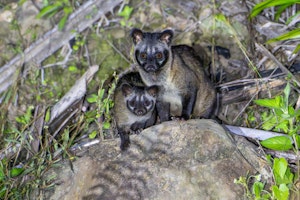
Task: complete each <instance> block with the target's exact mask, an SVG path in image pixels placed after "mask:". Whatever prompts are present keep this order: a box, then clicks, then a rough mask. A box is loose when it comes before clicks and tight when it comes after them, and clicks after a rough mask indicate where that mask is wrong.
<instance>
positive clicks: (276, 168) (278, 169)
mask: <svg viewBox="0 0 300 200" xmlns="http://www.w3.org/2000/svg"><path fill="white" fill-rule="evenodd" d="M287 167H288V163H287V161H286V160H285V159H284V158H275V159H274V164H273V172H274V175H279V177H280V178H282V179H283V178H284V175H285V172H286V169H287ZM279 184H280V183H279Z"/></svg>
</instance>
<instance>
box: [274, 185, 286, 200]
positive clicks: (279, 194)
mask: <svg viewBox="0 0 300 200" xmlns="http://www.w3.org/2000/svg"><path fill="white" fill-rule="evenodd" d="M272 191H273V196H274V197H275V198H276V199H278V200H288V198H289V188H288V187H287V186H286V185H285V184H281V185H280V186H279V188H278V186H277V185H274V186H272Z"/></svg>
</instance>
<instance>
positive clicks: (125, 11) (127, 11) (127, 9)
mask: <svg viewBox="0 0 300 200" xmlns="http://www.w3.org/2000/svg"><path fill="white" fill-rule="evenodd" d="M132 11H133V8H132V7H130V6H128V5H126V6H125V7H124V8H123V10H122V11H121V12H119V13H118V15H119V16H121V17H123V19H121V20H120V24H121V26H126V25H127V26H129V27H131V26H132V22H128V20H129V18H130V16H131V13H132Z"/></svg>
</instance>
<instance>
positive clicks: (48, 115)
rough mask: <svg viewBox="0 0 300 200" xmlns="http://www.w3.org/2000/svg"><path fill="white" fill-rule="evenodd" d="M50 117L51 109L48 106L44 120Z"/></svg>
mask: <svg viewBox="0 0 300 200" xmlns="http://www.w3.org/2000/svg"><path fill="white" fill-rule="evenodd" d="M50 117H51V109H50V108H48V109H47V111H46V115H45V122H49V120H50Z"/></svg>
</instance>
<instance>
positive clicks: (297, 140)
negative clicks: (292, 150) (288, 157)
mask: <svg viewBox="0 0 300 200" xmlns="http://www.w3.org/2000/svg"><path fill="white" fill-rule="evenodd" d="M295 140H296V143H297V146H298V149H300V135H298V134H295Z"/></svg>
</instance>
